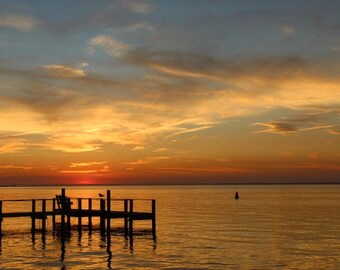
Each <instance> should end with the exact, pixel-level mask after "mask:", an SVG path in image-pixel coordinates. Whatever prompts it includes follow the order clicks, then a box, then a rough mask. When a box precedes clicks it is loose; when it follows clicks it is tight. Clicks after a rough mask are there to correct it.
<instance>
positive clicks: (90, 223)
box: [88, 198, 92, 232]
mask: <svg viewBox="0 0 340 270" xmlns="http://www.w3.org/2000/svg"><path fill="white" fill-rule="evenodd" d="M88 202H89V219H88V225H89V231H90V232H91V231H92V215H91V210H92V198H89V201H88Z"/></svg>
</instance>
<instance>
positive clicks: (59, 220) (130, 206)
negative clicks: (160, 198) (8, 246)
mask: <svg viewBox="0 0 340 270" xmlns="http://www.w3.org/2000/svg"><path fill="white" fill-rule="evenodd" d="M94 201H99V204H98V203H97V204H96V206H95V205H94V203H93V202H94ZM140 201H144V202H150V206H151V207H150V211H149V212H140V211H135V210H134V205H135V204H137V203H138V202H140ZM13 202H23V203H25V202H27V203H30V204H31V210H30V211H16V212H4V211H3V205H4V204H11V203H13ZM47 202H48V204H47ZM84 202H86V208H85V207H83V205H84V204H85V203H84ZM112 202H116V204H117V203H119V204H120V207H119V209H112ZM116 204H115V206H116ZM47 205H48V206H49V209H48V207H47ZM38 206H39V207H38ZM116 207H117V206H116ZM38 208H39V210H38ZM22 217H27V218H30V219H31V233H32V234H34V233H35V232H36V231H38V229H37V228H36V220H41V229H40V230H41V232H42V233H43V234H44V233H46V230H47V226H46V220H47V219H48V217H51V219H52V230H53V231H55V230H60V232H61V233H67V232H70V231H71V230H72V229H73V228H74V226H71V217H76V218H77V221H78V222H77V228H78V231H80V232H81V231H82V229H83V228H85V227H86V228H87V229H88V230H89V231H92V230H94V229H97V228H96V227H95V226H93V218H99V229H100V232H101V234H103V235H105V234H107V235H108V236H109V235H111V229H112V228H111V220H112V219H122V220H123V223H124V225H123V230H124V234H125V235H126V236H128V235H130V236H132V235H133V233H134V230H133V226H134V221H136V220H150V221H151V232H152V235H153V238H156V200H154V199H112V198H111V191H110V190H107V191H106V196H104V197H103V196H101V197H100V198H69V197H67V196H66V191H65V189H64V188H62V189H61V195H56V197H55V198H51V199H29V200H0V237H1V236H2V234H3V233H2V225H3V222H4V220H5V219H8V218H22ZM84 219H86V220H87V222H86V220H84Z"/></svg>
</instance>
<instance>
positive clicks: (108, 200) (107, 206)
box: [106, 190, 111, 235]
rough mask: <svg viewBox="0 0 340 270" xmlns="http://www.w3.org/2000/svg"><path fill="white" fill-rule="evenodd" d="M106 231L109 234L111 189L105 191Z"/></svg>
mask: <svg viewBox="0 0 340 270" xmlns="http://www.w3.org/2000/svg"><path fill="white" fill-rule="evenodd" d="M106 203H107V205H106V213H107V214H106V233H107V235H110V234H111V190H107V191H106Z"/></svg>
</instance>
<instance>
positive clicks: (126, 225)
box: [124, 199, 129, 236]
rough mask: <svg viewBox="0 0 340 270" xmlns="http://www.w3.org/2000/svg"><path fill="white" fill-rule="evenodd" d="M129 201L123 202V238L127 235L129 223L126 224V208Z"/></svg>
mask: <svg viewBox="0 0 340 270" xmlns="http://www.w3.org/2000/svg"><path fill="white" fill-rule="evenodd" d="M128 203H129V201H128V200H126V199H125V200H124V234H125V236H127V235H128V233H129V223H128V213H129V212H128V211H129V210H128V209H129V208H128V206H129V204H128Z"/></svg>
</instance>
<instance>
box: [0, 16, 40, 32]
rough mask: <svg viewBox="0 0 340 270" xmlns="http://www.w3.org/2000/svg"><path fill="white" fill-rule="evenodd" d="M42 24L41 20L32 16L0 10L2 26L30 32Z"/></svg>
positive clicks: (0, 24) (0, 25)
mask: <svg viewBox="0 0 340 270" xmlns="http://www.w3.org/2000/svg"><path fill="white" fill-rule="evenodd" d="M40 24H41V22H40V21H39V20H37V19H35V18H32V17H28V16H24V15H20V14H12V13H4V12H0V27H5V28H11V29H15V30H18V31H22V32H29V31H33V30H34V29H36V28H37V27H38V26H39V25H40Z"/></svg>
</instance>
